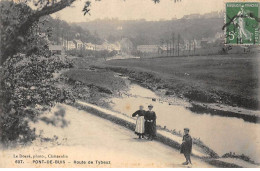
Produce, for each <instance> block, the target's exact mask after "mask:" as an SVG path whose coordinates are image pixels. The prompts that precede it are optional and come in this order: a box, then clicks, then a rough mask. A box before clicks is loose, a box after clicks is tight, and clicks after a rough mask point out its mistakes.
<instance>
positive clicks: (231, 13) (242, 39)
mask: <svg viewBox="0 0 260 171" xmlns="http://www.w3.org/2000/svg"><path fill="white" fill-rule="evenodd" d="M259 5H260V4H259V2H251V1H250V2H246V1H243V2H226V3H225V35H226V38H225V43H226V44H229V45H242V44H243V45H259V42H260V41H259V22H258V20H259V13H260V12H259Z"/></svg>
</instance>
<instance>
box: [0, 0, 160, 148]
mask: <svg viewBox="0 0 260 171" xmlns="http://www.w3.org/2000/svg"><path fill="white" fill-rule="evenodd" d="M74 1H75V0H19V2H18V0H16V2H14V1H12V0H9V1H8V0H4V1H1V2H0V15H1V24H0V29H1V34H0V36H1V38H0V40H1V49H0V52H1V54H0V59H1V64H2V68H1V69H0V72H1V77H0V82H1V87H0V90H1V91H0V102H1V103H0V110H1V111H0V140H1V142H4V143H5V144H6V145H9V144H10V142H13V141H14V142H17V141H18V142H23V143H26V142H28V141H29V142H30V141H31V140H33V139H34V138H35V133H34V130H31V129H30V127H29V125H28V123H29V120H31V121H37V120H38V119H39V115H40V114H41V113H42V112H44V111H47V110H49V109H50V108H51V107H52V106H53V105H54V104H55V103H56V102H67V103H71V102H73V100H74V99H73V97H71V95H70V93H69V92H70V91H69V90H68V91H67V90H64V89H61V88H58V86H55V84H56V83H57V79H59V78H55V77H54V74H55V73H57V72H59V71H60V70H61V69H63V68H69V67H71V66H72V65H71V63H70V62H69V61H67V60H66V59H61V58H59V57H58V56H52V57H51V56H49V55H48V50H47V46H45V44H46V43H45V42H44V38H43V37H41V36H40V35H39V33H40V32H39V28H40V27H39V24H40V23H41V22H43V23H44V21H40V20H41V19H42V17H44V16H47V15H50V14H52V13H55V12H57V11H60V10H62V9H64V8H66V7H68V6H70V5H71V4H72V3H73V2H74ZM153 1H154V2H155V3H158V2H159V0H153ZM29 3H33V4H34V7H35V8H36V9H35V10H33V9H32V8H30V7H29V6H28V4H29ZM90 6H91V3H90V1H86V3H85V6H84V8H83V10H82V11H83V13H84V15H86V14H87V13H89V11H90ZM61 24H62V23H61ZM94 37H95V38H96V37H97V36H94ZM96 41H98V40H96ZM128 47H129V46H128ZM21 52H25V55H23V54H21Z"/></svg>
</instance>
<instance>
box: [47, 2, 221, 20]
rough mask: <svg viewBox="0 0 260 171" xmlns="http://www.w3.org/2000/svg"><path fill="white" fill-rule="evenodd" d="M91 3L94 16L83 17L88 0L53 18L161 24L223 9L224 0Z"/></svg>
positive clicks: (60, 12)
mask: <svg viewBox="0 0 260 171" xmlns="http://www.w3.org/2000/svg"><path fill="white" fill-rule="evenodd" d="M91 2H92V3H91V11H90V13H91V15H88V14H87V15H86V16H84V15H83V12H82V9H83V7H84V3H85V0H77V1H76V2H74V3H73V4H72V7H67V8H65V9H63V10H61V11H59V12H57V13H55V14H52V16H53V17H54V18H56V17H58V18H60V19H62V20H65V21H67V22H85V21H91V20H95V19H105V18H118V19H120V20H136V19H137V20H138V19H145V20H148V21H158V20H162V19H163V20H170V19H172V18H182V17H183V16H184V15H189V14H194V13H198V14H205V13H209V12H212V11H221V10H223V9H224V0H181V2H178V3H174V0H161V2H160V3H158V4H155V3H154V2H153V1H152V0H101V1H95V0H91Z"/></svg>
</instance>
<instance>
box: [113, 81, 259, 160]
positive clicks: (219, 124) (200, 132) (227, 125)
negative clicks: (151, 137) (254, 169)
mask: <svg viewBox="0 0 260 171" xmlns="http://www.w3.org/2000/svg"><path fill="white" fill-rule="evenodd" d="M152 99H156V100H155V101H153V100H152ZM160 99H161V98H160V97H158V96H157V95H156V94H155V93H154V92H152V91H151V90H149V89H146V88H143V87H141V86H139V85H136V84H130V88H129V90H128V91H127V93H126V94H123V95H122V96H121V97H117V98H113V99H112V104H111V107H112V108H113V109H114V110H115V111H118V112H121V113H125V114H127V115H129V116H131V115H132V113H133V112H135V111H136V110H138V108H139V106H140V105H144V106H145V109H146V110H147V106H148V105H149V104H153V106H154V111H155V112H156V114H157V124H158V125H161V126H166V127H167V128H168V129H170V130H173V129H175V130H176V131H182V130H183V128H184V127H188V128H190V134H191V135H192V136H193V137H196V138H200V139H201V140H202V141H203V142H204V143H205V144H206V145H207V146H209V147H210V148H211V149H213V150H214V151H215V152H216V153H218V154H219V155H220V156H221V155H223V154H225V153H227V152H231V151H232V152H235V153H236V154H245V155H247V156H249V157H250V158H252V159H253V160H254V161H256V162H260V157H259V156H260V124H255V123H250V122H246V121H244V120H243V119H239V118H231V117H223V116H216V115H214V116H213V115H209V114H196V113H193V112H191V111H190V110H188V109H186V108H185V107H184V106H183V105H179V103H178V104H177V103H176V104H171V105H169V103H168V102H164V101H163V100H160Z"/></svg>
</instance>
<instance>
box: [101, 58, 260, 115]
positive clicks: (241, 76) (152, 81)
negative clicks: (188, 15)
mask: <svg viewBox="0 0 260 171" xmlns="http://www.w3.org/2000/svg"><path fill="white" fill-rule="evenodd" d="M102 65H103V66H105V67H107V68H109V69H111V70H113V71H116V72H121V73H123V74H125V75H128V76H130V77H131V78H133V79H135V80H136V81H138V82H140V83H141V84H143V85H146V86H148V87H150V88H152V89H155V90H156V89H162V88H163V89H166V90H167V92H166V95H177V96H179V97H185V98H187V99H189V100H192V101H198V102H206V103H207V102H209V103H222V104H227V105H231V106H238V107H243V108H248V109H254V110H256V109H259V108H258V107H259V98H258V92H259V85H258V81H259V79H258V77H259V70H258V67H259V66H260V59H259V57H258V56H257V55H247V54H239V55H228V56H227V55H225V56H224V55H222V56H208V57H206V56H192V57H167V58H166V57H165V58H146V59H127V60H111V61H106V62H104V63H103V64H102Z"/></svg>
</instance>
